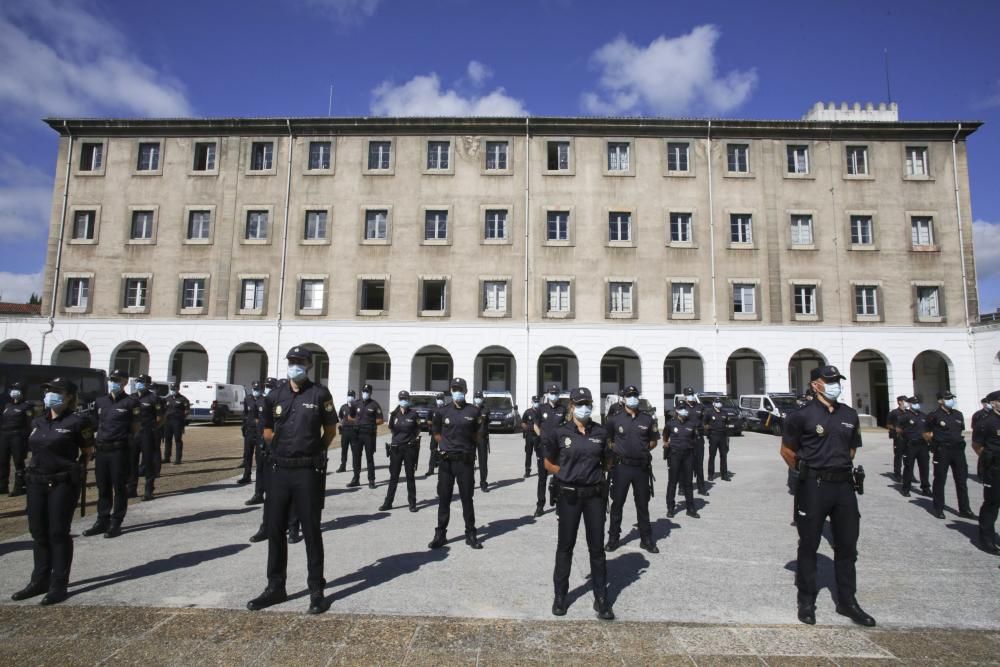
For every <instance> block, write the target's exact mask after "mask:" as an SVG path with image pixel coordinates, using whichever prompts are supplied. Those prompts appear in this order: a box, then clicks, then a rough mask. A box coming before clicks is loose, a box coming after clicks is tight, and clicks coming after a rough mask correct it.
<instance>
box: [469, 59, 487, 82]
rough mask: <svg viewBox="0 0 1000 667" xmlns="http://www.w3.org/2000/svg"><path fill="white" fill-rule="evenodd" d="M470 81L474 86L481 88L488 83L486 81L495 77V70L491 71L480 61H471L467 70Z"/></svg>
mask: <svg viewBox="0 0 1000 667" xmlns="http://www.w3.org/2000/svg"><path fill="white" fill-rule="evenodd" d="M466 72H467V74H468V77H469V81H471V82H472V83H473V84H474V85H477V86H481V85H483V84H484V83H486V80H487V79H488V78H490V77H491V76H493V70H491V69H490V68H489V67H487V66H486V65H484V64H482V63H481V62H479V61H478V60H470V61H469V67H468V69H467V70H466Z"/></svg>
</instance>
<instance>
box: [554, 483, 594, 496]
mask: <svg viewBox="0 0 1000 667" xmlns="http://www.w3.org/2000/svg"><path fill="white" fill-rule="evenodd" d="M555 483H556V487H558V489H559V493H561V494H566V495H569V496H573V495H575V496H576V497H577V498H592V497H594V496H599V495H601V483H600V482H598V483H596V484H567V483H566V482H561V481H559V480H558V479H556V481H555Z"/></svg>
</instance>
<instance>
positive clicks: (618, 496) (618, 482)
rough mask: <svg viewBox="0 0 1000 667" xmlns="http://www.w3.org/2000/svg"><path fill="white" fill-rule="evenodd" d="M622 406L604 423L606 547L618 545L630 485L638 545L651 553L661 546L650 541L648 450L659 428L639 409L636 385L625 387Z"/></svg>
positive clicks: (651, 539)
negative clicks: (608, 487) (607, 459)
mask: <svg viewBox="0 0 1000 667" xmlns="http://www.w3.org/2000/svg"><path fill="white" fill-rule="evenodd" d="M624 391H625V407H624V409H622V410H620V411H619V412H618V413H617V414H615V415H612V416H611V417H609V418H608V420H607V422H606V423H605V424H604V427H605V429H606V430H607V432H608V435H609V437H610V439H611V451H610V452H609V454H610V457H611V460H612V463H613V465H614V467H613V468H611V480H610V481H611V526H610V527H609V528H608V543H607V545H605V547H604V548H605V550H607V551H614V550H615V549H617V548H618V546H619V544H620V541H619V540H620V539H621V532H622V512H623V510H624V507H625V499H626V498H628V490H629V487H631V488H632V499H633V500H634V501H635V514H636V518H637V519H638V520H639V546H640V547H641V548H642V549H645V550H646V551H648V552H650V553H654V554H658V553H660V550H659V549H658V548H657V547H656V544H655V543H654V542H653V529H652V528H651V527H650V525H649V497H650V495H651V493H652V484H651V477H652V475H653V457H652V456H651V455H650V453H649V451H650V450H651V449H654V448H655V447H656V444H657V441H658V440H659V439H660V432H659V430H657V428H656V422H655V421H653V418H652V417H651V416H650V415H648V414H646V413H645V412H641V411H640V410H639V389H638V388H637V387H636V386H635V385H629V386H628V387H625V390H624Z"/></svg>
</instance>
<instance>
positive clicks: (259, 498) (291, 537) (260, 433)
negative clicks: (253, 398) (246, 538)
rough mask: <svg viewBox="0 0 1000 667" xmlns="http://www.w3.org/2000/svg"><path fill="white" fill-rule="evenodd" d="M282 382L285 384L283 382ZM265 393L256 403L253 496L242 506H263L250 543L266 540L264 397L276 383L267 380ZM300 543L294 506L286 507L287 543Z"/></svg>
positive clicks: (268, 481)
mask: <svg viewBox="0 0 1000 667" xmlns="http://www.w3.org/2000/svg"><path fill="white" fill-rule="evenodd" d="M284 382H287V380H285V381H284ZM264 386H265V391H264V393H263V394H262V395H261V397H260V399H259V400H258V401H257V413H258V417H257V476H256V478H255V479H254V495H253V497H252V498H250V500H248V501H246V502H245V503H243V504H244V505H260V504H263V505H264V510H263V511H262V512H261V517H260V527H259V528H258V529H257V532H256V533H255V534H254V535H253V536H251V538H250V541H251V542H263V541H264V540H266V539H267V524H268V520H269V519H268V517H269V516H270V505H269V504H268V502H267V498H268V497H269V494H268V489H269V488H270V484H271V468H272V466H271V453H270V451H269V449H268V445H267V443H266V442H265V441H264V410H265V409H266V405H265V401H264V397H265V396H267V395H268V394H269V393H270V392H271V391H273V390H274V389H276V388H277V387H278V381H277V380H276V379H274V378H268V379H267V381H266V383H265V385H264ZM301 541H302V532H301V524H300V522H299V517H298V515H297V514H296V513H295V505H294V504H292V505H290V506H289V507H288V543H289V544H296V543H298V542H301Z"/></svg>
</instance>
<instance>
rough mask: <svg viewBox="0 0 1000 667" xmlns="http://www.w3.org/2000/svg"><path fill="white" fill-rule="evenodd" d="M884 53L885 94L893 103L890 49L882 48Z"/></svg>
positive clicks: (889, 101) (890, 102)
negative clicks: (890, 83) (890, 80)
mask: <svg viewBox="0 0 1000 667" xmlns="http://www.w3.org/2000/svg"><path fill="white" fill-rule="evenodd" d="M882 55H883V57H884V59H885V96H886V97H887V98H888V99H887V100H886V101H887V102H888V103H889V104H892V87H891V86H890V85H889V49H887V48H886V49H882Z"/></svg>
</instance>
